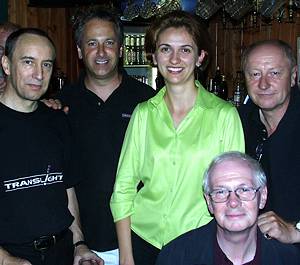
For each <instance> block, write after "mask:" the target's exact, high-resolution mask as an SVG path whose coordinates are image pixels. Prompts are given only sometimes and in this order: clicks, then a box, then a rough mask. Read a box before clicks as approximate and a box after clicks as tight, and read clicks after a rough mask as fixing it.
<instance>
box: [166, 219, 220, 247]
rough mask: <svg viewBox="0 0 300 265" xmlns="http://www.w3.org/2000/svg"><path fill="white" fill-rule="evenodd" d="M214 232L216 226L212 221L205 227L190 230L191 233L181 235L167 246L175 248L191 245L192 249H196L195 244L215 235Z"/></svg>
mask: <svg viewBox="0 0 300 265" xmlns="http://www.w3.org/2000/svg"><path fill="white" fill-rule="evenodd" d="M214 230H215V225H214V222H213V221H211V222H209V223H208V224H206V225H204V226H201V227H199V228H195V229H193V230H190V231H188V232H186V233H184V234H182V235H180V236H179V237H177V238H175V239H174V240H172V241H171V242H170V243H168V244H167V245H166V246H168V245H170V246H172V245H173V246H176V245H180V246H183V245H185V246H187V245H189V246H191V247H194V246H195V245H194V243H195V242H198V241H199V239H204V238H207V237H208V236H210V235H211V234H212V233H213V231H214Z"/></svg>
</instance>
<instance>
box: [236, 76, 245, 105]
mask: <svg viewBox="0 0 300 265" xmlns="http://www.w3.org/2000/svg"><path fill="white" fill-rule="evenodd" d="M234 87H235V89H234V92H233V104H234V105H235V106H236V107H239V106H240V105H242V104H243V102H244V99H245V96H246V95H245V88H244V83H243V79H242V72H241V71H236V77H235V80H234Z"/></svg>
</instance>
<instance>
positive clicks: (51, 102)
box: [41, 98, 69, 114]
mask: <svg viewBox="0 0 300 265" xmlns="http://www.w3.org/2000/svg"><path fill="white" fill-rule="evenodd" d="M41 101H42V102H43V103H44V104H45V105H46V106H47V107H49V108H52V109H55V110H58V109H62V104H61V102H60V100H59V99H52V98H50V99H42V100H41ZM63 111H64V112H65V113H66V114H68V112H69V107H68V106H65V107H63Z"/></svg>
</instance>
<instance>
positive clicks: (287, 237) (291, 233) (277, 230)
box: [258, 211, 300, 243]
mask: <svg viewBox="0 0 300 265" xmlns="http://www.w3.org/2000/svg"><path fill="white" fill-rule="evenodd" d="M258 226H259V228H260V231H261V232H262V233H263V234H264V235H267V236H270V237H271V238H275V239H277V240H278V241H280V242H282V243H297V242H300V232H298V231H297V230H296V229H295V227H294V225H293V224H291V223H288V222H286V221H284V220H283V219H282V218H280V217H279V216H278V215H277V214H276V213H274V212H272V211H270V212H266V213H263V214H261V215H260V216H259V217H258Z"/></svg>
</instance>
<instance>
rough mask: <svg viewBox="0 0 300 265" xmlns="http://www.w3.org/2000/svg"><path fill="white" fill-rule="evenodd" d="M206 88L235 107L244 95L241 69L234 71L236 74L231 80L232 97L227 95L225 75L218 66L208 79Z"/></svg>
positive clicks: (241, 101) (241, 102) (242, 101)
mask: <svg viewBox="0 0 300 265" xmlns="http://www.w3.org/2000/svg"><path fill="white" fill-rule="evenodd" d="M208 90H209V91H210V92H211V93H214V94H215V95H217V96H218V97H220V98H222V99H224V100H227V101H230V102H231V103H232V104H233V105H235V106H236V107H239V106H240V105H242V104H243V103H244V99H245V97H246V90H245V86H244V82H243V78H242V72H241V71H237V72H236V76H235V77H234V80H233V97H232V98H229V97H228V87H227V82H226V76H225V75H224V74H222V73H221V71H220V67H219V66H218V67H217V69H216V72H215V76H214V77H213V78H211V79H209V85H208Z"/></svg>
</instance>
